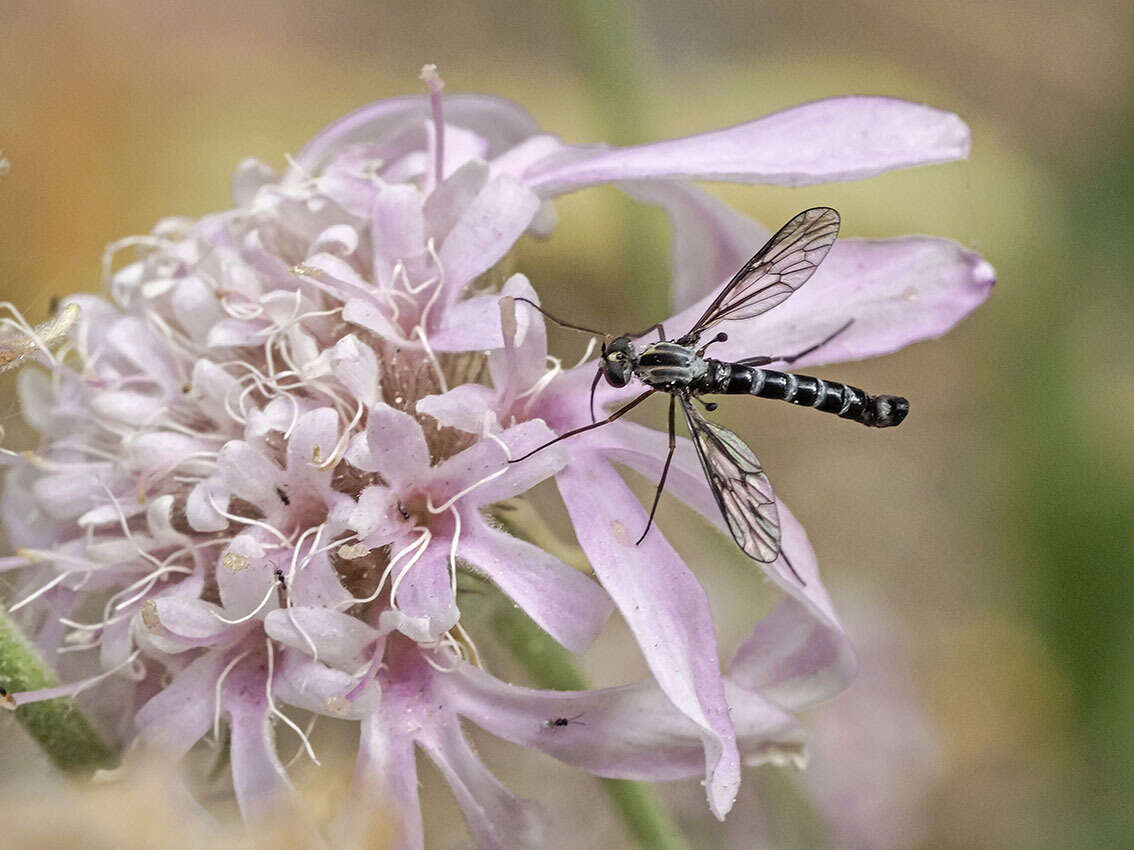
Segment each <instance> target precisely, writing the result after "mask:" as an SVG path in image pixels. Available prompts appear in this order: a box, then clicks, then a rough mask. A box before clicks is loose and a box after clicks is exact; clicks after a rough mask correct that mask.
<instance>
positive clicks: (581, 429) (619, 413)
mask: <svg viewBox="0 0 1134 850" xmlns="http://www.w3.org/2000/svg"><path fill="white" fill-rule="evenodd" d="M656 392H657V390H646V391H645V392H644V393H642V394H641V395H640V396H638V397H637V398H636V399H634V400H633V401H631V402H629V403H628V404H624V405H623V406H622V407H620V408H618V410H616V411H614V413H612V414H610V416H608V417H606V419H601V420H599V421H598V422H592V423H591V424H590V425H583V426H581V427H579V428H572V429H571V430H570V431H567V432H565V433H563V434H560V435H559V436H558V437H556V438H555V439H554V440H548V441H547V442H546V443H544V444H543V445H542V446H539V447H538V448H534V449H532V450H531V451H530V452H528V453H527V454H526V455H523V456H521V457H517V458H513V459H512V460H510V461H508V463H519V462H520V461H522V460H526V459H527V458H529V457H531V456H532V455H534V454H535V453H536V452H542V451H543V450H544V449H546V448H547V447H548V446H551V445H554V444H555V443H558V442H559V441H560V440H566V439H567V438H568V437H574V436H575V435H576V434H582V433H583V432H584V431H592V430H594V429H595V428H601V427H602V426H603V425H609V424H610V423H611V422H613V421H614V420H615V419H617V418H618V417H620V416H622V415H624V414H626V413H629V412H630V411H631V410H632V409H633V408H635V407H637V406H638V405H639V404H641V403H642V402H644V401H645V400H646V399H648V398H649V397H650V396H652V395H653V394H654V393H656Z"/></svg>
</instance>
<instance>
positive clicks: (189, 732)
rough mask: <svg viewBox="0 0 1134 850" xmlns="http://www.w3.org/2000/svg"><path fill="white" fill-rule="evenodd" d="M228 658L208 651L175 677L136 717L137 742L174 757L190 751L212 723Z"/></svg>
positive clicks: (139, 710) (222, 654)
mask: <svg viewBox="0 0 1134 850" xmlns="http://www.w3.org/2000/svg"><path fill="white" fill-rule="evenodd" d="M227 661H228V659H227V658H226V657H225V655H224V653H223V652H206V653H204V654H203V655H201V656H200V657H199V658H197V659H196V660H194V661H193V663H192V664H190V665H189V666H188V667H186V668H185V669H184V670H182V671H181V672H179V673H178V674H177V675H176V676H174V677H173V681H172V682H170V683H169V684H168V685H166V686H165V687H164V688H162V689H161V690H160V691H158V693H156V694H155V695H154V696H152V697H151V698H150V699H149V701H148V702H147V703H146V704H145V705H143V706H142V707H141V708H140V709H138V713H137V714H136V715H135V717H134V728H135V729H136V730H137V740H138V741H139V742H140V743H141V744H143V745H144V746H146V747H147V748H150V747H152V748H157V749H160V750H162V751H163V752H165V753H168V754H169V755H170V756H171V757H173V758H180V757H181V756H182V755H184V754H185V753H187V752H189V750H190V749H191V748H192V746H193V745H194V744H195V743H197V741H199V740H200V739H201V737H202V736H203V735H204V734H205V733H206V732H207V731H208V730H209V728H210V727H211V726H212V723H213V712H214V709H215V706H216V696H215V694H216V683H217V679H218V678H219V677H220V674H221V671H222V670H224V667H225V664H226V663H227Z"/></svg>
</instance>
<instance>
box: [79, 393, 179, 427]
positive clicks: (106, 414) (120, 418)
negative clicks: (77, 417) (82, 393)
mask: <svg viewBox="0 0 1134 850" xmlns="http://www.w3.org/2000/svg"><path fill="white" fill-rule="evenodd" d="M90 404H91V411H92V412H93V413H94V414H95V415H96V416H99V417H101V418H104V419H110V420H113V421H116V422H122V423H124V424H126V425H133V426H135V427H138V426H140V425H144V424H147V423H148V422H152V421H153V419H154V416H155V414H157V413H158V411H160V410H161V409H162V408H163V407H165V405H166V400H165V399H164V398H163V397H162V396H160V395H155V394H153V393H144V392H142V393H140V392H131V391H129V390H107V391H105V392H101V393H98V394H97V395H95V396H94V397H93V398H91V402H90Z"/></svg>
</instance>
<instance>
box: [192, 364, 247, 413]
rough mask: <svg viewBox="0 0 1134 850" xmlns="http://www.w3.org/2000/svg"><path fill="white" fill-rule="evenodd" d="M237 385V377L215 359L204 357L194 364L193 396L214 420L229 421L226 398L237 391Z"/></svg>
mask: <svg viewBox="0 0 1134 850" xmlns="http://www.w3.org/2000/svg"><path fill="white" fill-rule="evenodd" d="M237 386H238V382H237V380H236V378H234V377H232V375H230V374H228V372H226V371H225V370H224V369H222V368H221V367H220V366H218V365H217V364H216V363H214V362H213V361H211V360H207V359H205V358H204V357H202V358H200V359H199V360H198V361H197V362H196V363H195V364H193V380H192V394H193V398H194V399H195V400H196V402H197V404H198V406H199V407H200V408H201V410H203V411H204V412H205V414H206V415H207V416H208V417H209V418H210V419H212V420H213V422H215V423H217V424H220V423H222V422H228V421H229V416H228V412H227V411H226V410H225V407H224V402H225V399H226V398H230V393H233V392H234V391H236V388H237ZM231 397H233V398H235V397H234V396H231Z"/></svg>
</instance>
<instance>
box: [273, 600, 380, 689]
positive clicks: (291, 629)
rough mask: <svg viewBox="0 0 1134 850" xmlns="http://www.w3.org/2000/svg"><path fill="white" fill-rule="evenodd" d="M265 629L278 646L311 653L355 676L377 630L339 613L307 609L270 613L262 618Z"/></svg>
mask: <svg viewBox="0 0 1134 850" xmlns="http://www.w3.org/2000/svg"><path fill="white" fill-rule="evenodd" d="M264 630H265V631H266V632H267V633H268V636H269V637H272V638H275V639H276V640H278V641H279V642H280V643H283V644H286V645H287V646H291V647H295V648H296V649H298V650H301V651H303V652H306V653H308V654H310V653H311V650H312V647H314V649H315V651H316V652H318V653H319V656H318V658H319V660H320V661H322V662H324V663H326V664H329V665H331V666H332V667H337V668H339V669H340V670H345V671H347V672H348V673H354V672H357V671H358V670H360V669H361V668H363V667H365V666H366V664H368V663H369V662H370V658H371V656H372V655H373V650H374V642H375V641H376V640H378V638H379V634H378V631H377V630H375V629H372V628H371V627H370V626H368V625H366V623H364V622H362V620H360V619H358V618H357V617H351V616H349V615H347V614H343V613H341V612H339V611H331V610H328V609H325V608H310V607H307V606H302V607H299V606H297V607H294V608H287V609H284V610H278V611H273V612H272V613H270V614H268V616H267V617H265V618H264Z"/></svg>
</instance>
